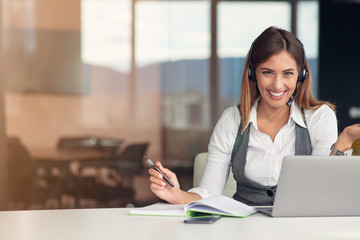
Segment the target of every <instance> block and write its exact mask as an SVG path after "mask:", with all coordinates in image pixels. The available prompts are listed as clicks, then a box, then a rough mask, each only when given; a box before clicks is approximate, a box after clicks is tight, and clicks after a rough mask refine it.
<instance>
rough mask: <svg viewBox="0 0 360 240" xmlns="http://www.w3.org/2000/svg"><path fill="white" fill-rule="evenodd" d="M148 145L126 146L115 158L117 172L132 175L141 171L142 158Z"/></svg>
mask: <svg viewBox="0 0 360 240" xmlns="http://www.w3.org/2000/svg"><path fill="white" fill-rule="evenodd" d="M148 145H149V144H148V143H136V144H130V145H128V146H127V147H126V148H125V149H124V150H123V152H122V153H121V154H120V155H118V157H116V158H117V163H118V164H117V166H118V167H117V171H118V172H119V173H121V174H123V175H134V174H136V173H138V172H140V171H141V170H142V169H143V166H144V165H143V156H144V155H145V153H146V150H147V148H148Z"/></svg>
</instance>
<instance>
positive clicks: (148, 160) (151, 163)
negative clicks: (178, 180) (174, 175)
mask: <svg viewBox="0 0 360 240" xmlns="http://www.w3.org/2000/svg"><path fill="white" fill-rule="evenodd" d="M144 158H145V160H146V162H147V163H148V164H149V165H150V167H151V168H153V169H155V170H156V171H158V172H159V173H160V174H161V175H162V176H163V178H164V179H165V181H166V182H168V183H169V184H170V186H172V187H174V184H173V183H172V182H171V181H170V179H169V178H168V177H167V176H165V174H164V173H163V172H162V171H161V170H160V169H159V168H158V167H157V166H156V165H155V164H154V163H153V161H151V160H150V158H148V157H146V156H145V155H144Z"/></svg>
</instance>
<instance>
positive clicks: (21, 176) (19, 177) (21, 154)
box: [6, 137, 35, 203]
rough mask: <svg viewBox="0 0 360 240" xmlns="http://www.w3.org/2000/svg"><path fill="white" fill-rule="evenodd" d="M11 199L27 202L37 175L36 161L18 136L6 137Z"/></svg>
mask: <svg viewBox="0 0 360 240" xmlns="http://www.w3.org/2000/svg"><path fill="white" fill-rule="evenodd" d="M6 150H7V162H8V181H9V199H10V200H11V201H14V202H24V203H27V202H28V201H29V200H30V197H31V190H32V188H33V180H34V177H35V162H34V160H33V159H32V157H31V155H30V154H29V152H28V151H27V149H26V148H25V147H24V146H23V145H22V143H21V142H20V140H19V139H18V138H16V137H8V138H7V139H6Z"/></svg>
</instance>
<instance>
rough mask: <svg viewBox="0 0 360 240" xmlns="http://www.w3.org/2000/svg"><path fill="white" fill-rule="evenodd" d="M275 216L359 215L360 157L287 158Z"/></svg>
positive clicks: (272, 210) (269, 211)
mask: <svg viewBox="0 0 360 240" xmlns="http://www.w3.org/2000/svg"><path fill="white" fill-rule="evenodd" d="M256 209H257V210H258V211H260V212H263V213H266V214H268V215H270V216H273V217H320V216H360V156H351V157H344V156H288V157H284V159H283V163H282V167H281V171H280V177H279V182H278V187H277V191H276V195H275V200H274V206H273V207H270V208H266V207H257V208H256Z"/></svg>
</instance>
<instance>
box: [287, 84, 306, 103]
mask: <svg viewBox="0 0 360 240" xmlns="http://www.w3.org/2000/svg"><path fill="white" fill-rule="evenodd" d="M304 82H305V81H303V82H302V83H301V85H300V88H299V90H298V91H297V92H296V94H295V95H294V97H292V98H290V100H289V101H288V102H287V103H286V106H288V107H290V105H291V103H292V102H293V101H295V98H296V97H297V95H298V94H299V92H300V90H301V88H302V86H303V85H304Z"/></svg>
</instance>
